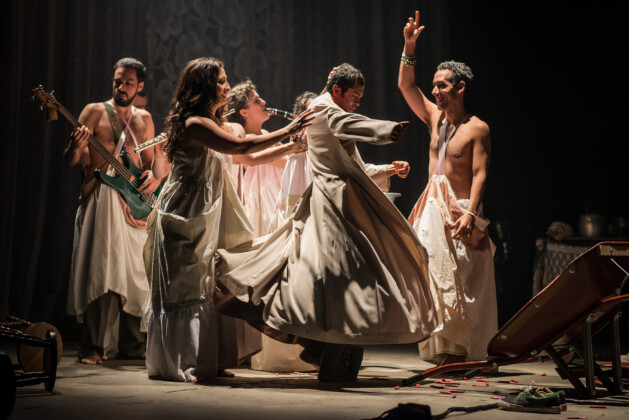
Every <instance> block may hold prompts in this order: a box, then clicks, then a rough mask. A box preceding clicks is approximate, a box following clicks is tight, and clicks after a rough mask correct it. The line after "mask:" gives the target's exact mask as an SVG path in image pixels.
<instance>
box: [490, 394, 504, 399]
mask: <svg viewBox="0 0 629 420" xmlns="http://www.w3.org/2000/svg"><path fill="white" fill-rule="evenodd" d="M491 399H492V400H501V399H502V397H497V396H495V395H492V396H491Z"/></svg>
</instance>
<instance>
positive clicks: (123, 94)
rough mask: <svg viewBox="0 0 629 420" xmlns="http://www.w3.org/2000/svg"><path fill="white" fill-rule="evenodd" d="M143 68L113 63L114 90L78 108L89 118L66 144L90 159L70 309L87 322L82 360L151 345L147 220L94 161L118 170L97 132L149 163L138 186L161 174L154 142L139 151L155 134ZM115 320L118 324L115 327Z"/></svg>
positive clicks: (72, 156) (77, 158)
mask: <svg viewBox="0 0 629 420" xmlns="http://www.w3.org/2000/svg"><path fill="white" fill-rule="evenodd" d="M145 74H146V68H145V67H144V65H143V64H142V63H141V62H139V61H138V60H136V59H134V58H123V59H121V60H119V61H118V62H117V63H116V64H115V65H114V75H113V98H112V99H110V100H109V101H107V102H99V103H91V104H88V105H87V106H86V107H85V108H84V109H83V111H82V112H81V115H80V116H79V122H80V123H81V124H83V126H82V127H80V128H77V129H75V130H74V131H73V132H72V134H71V136H70V138H71V140H70V144H69V145H68V147H67V148H66V149H65V151H64V156H65V159H66V162H67V164H68V165H69V166H74V165H76V164H79V163H80V164H82V165H83V167H84V178H83V185H82V188H81V197H80V205H79V209H78V211H77V216H76V222H75V231H74V248H73V254H72V267H71V271H70V287H69V292H68V313H69V314H71V315H76V316H77V318H78V319H79V321H82V322H83V332H82V337H81V344H80V349H79V353H78V357H79V360H80V361H81V362H82V363H87V364H100V363H102V360H103V357H104V356H106V355H107V354H108V353H114V352H115V351H116V342H117V350H118V352H119V354H120V355H121V356H124V357H133V358H136V357H142V356H143V355H144V353H145V340H144V338H143V336H142V335H141V334H140V316H141V315H142V305H143V304H144V301H145V298H146V294H147V292H148V280H147V278H146V273H145V270H144V263H143V259H142V249H143V247H144V242H145V241H146V231H145V226H146V222H145V221H144V220H136V219H134V218H133V217H132V216H131V214H130V211H129V207H128V206H127V204H126V203H125V202H124V201H123V200H122V198H121V196H120V195H119V194H118V193H117V192H116V191H115V190H114V189H112V188H110V187H108V186H106V185H104V184H101V183H99V182H98V181H97V179H96V178H95V176H94V171H95V170H96V169H100V170H101V171H102V172H103V173H107V172H108V171H109V172H108V173H109V174H111V175H113V174H114V173H113V172H112V170H111V168H110V165H109V163H108V162H107V160H105V158H104V157H103V155H102V154H101V153H100V152H99V151H97V148H95V147H94V146H93V145H92V144H88V137H89V135H90V134H93V136H94V138H95V139H96V141H97V142H98V143H100V145H102V146H103V147H104V149H106V153H110V154H113V155H115V156H117V155H118V154H119V153H120V151H121V149H122V148H123V147H124V149H125V150H126V152H127V153H129V155H130V157H131V158H132V160H133V162H134V163H135V164H136V166H138V168H142V169H144V173H143V174H142V179H143V180H144V182H143V183H142V185H141V186H140V188H139V189H140V190H141V191H142V192H145V193H152V192H153V191H155V190H156V188H157V187H158V186H159V183H160V180H159V179H158V178H155V177H154V176H153V173H152V172H151V170H150V169H149V168H151V162H152V160H153V150H152V149H146V150H145V151H143V152H142V153H141V155H139V154H137V153H135V152H134V151H133V149H134V148H135V147H137V145H138V144H139V143H143V142H144V141H146V140H149V139H152V138H153V137H154V135H155V128H154V125H153V119H152V118H151V115H150V114H149V113H148V112H147V111H145V110H140V109H136V108H135V107H133V106H132V104H133V101H134V99H135V98H136V95H137V93H138V92H139V91H141V90H142V88H143V87H144V78H145ZM119 140H120V141H119ZM118 315H119V319H118ZM116 323H119V329H117V330H115V329H114V328H112V327H113V326H114V325H116Z"/></svg>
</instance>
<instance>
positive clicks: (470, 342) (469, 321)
mask: <svg viewBox="0 0 629 420" xmlns="http://www.w3.org/2000/svg"><path fill="white" fill-rule="evenodd" d="M423 30H424V27H423V26H419V12H415V17H414V18H412V17H411V18H409V22H408V23H407V24H406V26H405V28H404V53H403V55H402V61H401V63H400V74H399V81H398V86H399V88H400V90H401V91H402V93H403V95H404V98H405V99H406V102H407V103H408V105H409V106H410V107H411V109H412V110H413V112H415V114H416V115H417V116H418V117H419V118H420V119H421V120H422V121H423V122H424V124H426V125H427V126H428V129H429V131H430V138H431V140H430V161H429V167H428V171H429V176H430V181H429V183H428V186H427V188H426V190H425V191H424V193H423V194H422V196H421V197H420V199H419V201H418V202H417V204H416V205H415V208H414V209H413V212H412V213H411V216H410V218H409V222H410V223H411V224H412V225H413V228H414V229H415V231H416V232H417V234H418V236H419V239H420V241H421V242H422V244H423V245H424V246H425V248H426V249H427V251H428V254H429V271H430V277H431V287H432V288H433V295H434V296H435V299H436V300H437V301H436V302H435V303H436V306H437V308H438V313H439V320H440V323H441V327H439V328H437V329H436V330H435V333H434V334H433V336H432V337H431V338H430V339H429V340H428V341H426V342H423V343H421V344H420V357H421V358H422V359H425V360H429V361H433V362H436V363H451V362H455V361H461V360H465V359H468V360H480V359H483V358H484V357H485V354H486V348H487V343H488V342H489V339H490V338H491V337H492V335H493V334H494V333H495V332H496V330H497V327H498V325H497V309H496V291H495V285H494V271H493V258H492V253H491V250H490V249H489V239H488V237H487V234H486V232H485V229H486V226H487V223H488V221H487V220H485V219H482V218H481V214H482V204H481V201H482V197H483V192H484V190H485V184H486V180H487V170H488V168H489V158H490V152H491V143H490V135H489V127H488V126H487V124H486V123H485V122H483V121H481V120H480V119H479V118H477V117H475V116H473V115H470V114H468V113H467V111H466V109H465V103H464V96H465V93H466V91H467V88H468V84H469V83H470V81H471V80H472V78H473V74H472V71H471V69H470V68H469V67H468V66H467V65H465V64H463V63H459V62H455V61H447V62H444V63H441V64H440V65H439V66H438V67H437V72H436V73H435V75H434V78H433V89H432V95H433V96H434V98H435V102H436V103H433V102H431V101H430V100H428V98H426V96H424V94H423V93H422V91H421V90H420V89H419V88H418V87H417V86H416V84H415V67H414V66H415V57H414V55H415V46H416V42H417V38H418V37H419V34H420V33H421V32H422V31H423Z"/></svg>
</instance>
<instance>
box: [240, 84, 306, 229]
mask: <svg viewBox="0 0 629 420" xmlns="http://www.w3.org/2000/svg"><path fill="white" fill-rule="evenodd" d="M227 102H228V106H229V108H231V109H234V111H235V112H234V113H233V114H231V115H230V116H229V121H230V122H233V123H238V124H240V125H241V126H242V127H243V128H244V131H245V134H246V135H248V136H249V135H260V134H265V133H266V132H267V131H266V130H264V129H263V128H262V124H263V123H264V122H265V121H267V120H268V119H269V118H270V116H269V113H268V112H267V111H266V102H265V101H264V99H262V98H261V97H260V95H259V94H258V92H257V91H256V86H255V85H254V84H253V83H252V82H251V80H245V81H244V82H241V83H239V84H237V85H236V86H234V88H233V89H232V91H231V92H230V94H229V96H228V98H227ZM303 150H304V148H303V147H302V146H301V144H300V143H299V142H296V143H287V144H277V145H276V146H275V147H272V148H269V149H267V150H264V151H262V152H258V153H250V154H244V155H235V156H234V157H233V161H234V164H244V165H245V175H244V178H243V183H242V191H243V199H244V205H245V209H246V210H247V214H248V216H249V220H250V221H251V224H252V225H253V227H254V229H255V236H256V237H259V236H262V235H265V234H266V233H267V229H268V227H269V224H270V223H271V220H272V218H273V216H274V215H275V208H276V200H277V196H278V194H279V192H280V187H281V182H282V174H283V173H284V166H285V165H286V161H287V157H286V156H287V155H289V154H292V153H295V152H297V151H303Z"/></svg>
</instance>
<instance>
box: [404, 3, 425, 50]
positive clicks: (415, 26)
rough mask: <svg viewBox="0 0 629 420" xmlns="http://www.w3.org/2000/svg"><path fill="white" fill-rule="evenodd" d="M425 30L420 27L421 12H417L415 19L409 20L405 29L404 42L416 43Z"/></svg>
mask: <svg viewBox="0 0 629 420" xmlns="http://www.w3.org/2000/svg"><path fill="white" fill-rule="evenodd" d="M423 30H424V27H423V26H419V12H417V11H416V12H415V19H413V18H412V17H410V18H408V23H407V24H406V26H405V27H404V41H405V42H408V43H415V41H417V37H418V36H419V34H421V33H422V31H423Z"/></svg>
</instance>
